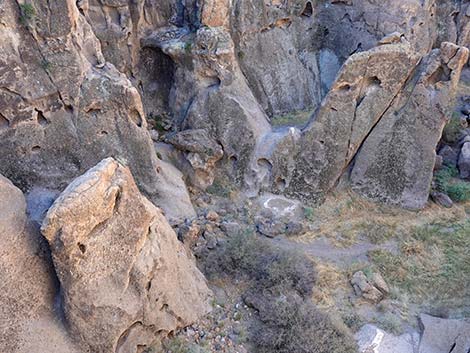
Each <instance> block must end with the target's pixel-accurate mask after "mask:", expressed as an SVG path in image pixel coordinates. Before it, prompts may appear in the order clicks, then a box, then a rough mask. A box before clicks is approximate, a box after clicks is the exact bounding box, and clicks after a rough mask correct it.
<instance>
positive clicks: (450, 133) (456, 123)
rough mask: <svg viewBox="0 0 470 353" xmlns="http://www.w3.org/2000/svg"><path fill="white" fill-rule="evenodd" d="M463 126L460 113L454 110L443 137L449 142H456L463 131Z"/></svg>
mask: <svg viewBox="0 0 470 353" xmlns="http://www.w3.org/2000/svg"><path fill="white" fill-rule="evenodd" d="M462 130H463V127H462V124H461V122H460V114H459V113H457V112H454V114H452V117H451V118H450V120H449V122H448V123H447V125H446V126H445V127H444V131H443V133H442V138H443V139H444V141H446V142H447V143H456V142H457V141H458V140H459V138H460V136H461V133H462Z"/></svg>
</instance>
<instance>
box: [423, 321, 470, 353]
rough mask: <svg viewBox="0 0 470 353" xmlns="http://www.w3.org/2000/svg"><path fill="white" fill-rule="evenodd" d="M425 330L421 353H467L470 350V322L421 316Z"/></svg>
mask: <svg viewBox="0 0 470 353" xmlns="http://www.w3.org/2000/svg"><path fill="white" fill-rule="evenodd" d="M420 319H421V324H422V326H423V328H424V332H423V336H422V337H421V344H420V347H419V353H438V352H447V351H449V352H455V353H467V352H468V351H469V349H470V334H469V332H470V322H469V321H468V320H455V319H441V318H437V317H433V316H429V315H425V314H423V315H421V316H420Z"/></svg>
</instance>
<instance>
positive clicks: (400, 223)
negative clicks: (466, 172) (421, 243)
mask: <svg viewBox="0 0 470 353" xmlns="http://www.w3.org/2000/svg"><path fill="white" fill-rule="evenodd" d="M465 208H466V204H462V205H457V206H455V207H453V208H452V209H445V208H442V207H440V206H438V205H436V204H433V203H429V205H427V206H426V208H425V209H424V210H421V211H419V212H414V211H407V210H403V209H399V208H395V207H389V206H385V205H377V203H373V202H371V201H368V200H366V199H364V198H361V197H359V196H357V195H356V194H354V193H353V192H342V193H333V194H332V195H330V196H329V197H328V198H327V199H326V201H325V203H324V204H323V205H321V206H320V207H318V208H316V209H315V210H314V212H315V217H314V219H313V221H312V222H311V225H312V228H313V230H312V231H310V232H307V233H305V234H304V235H303V236H302V237H300V238H299V240H300V241H303V242H310V241H311V240H312V239H315V238H318V237H327V238H328V239H330V240H331V241H332V243H333V244H335V245H337V246H351V245H352V244H355V243H357V242H359V241H365V240H367V241H370V242H372V243H378V244H380V243H383V242H384V241H387V240H389V239H392V238H396V237H400V234H404V233H408V232H410V231H411V230H412V229H414V228H416V227H419V226H424V225H426V224H431V223H444V224H452V223H456V222H460V221H463V220H464V219H465V218H466V217H467V213H466V211H465Z"/></svg>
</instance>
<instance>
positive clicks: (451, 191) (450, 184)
mask: <svg viewBox="0 0 470 353" xmlns="http://www.w3.org/2000/svg"><path fill="white" fill-rule="evenodd" d="M458 175H459V172H458V170H457V168H455V167H445V168H442V169H441V170H439V171H438V172H437V173H436V175H435V181H436V184H437V188H438V190H439V191H441V192H444V193H446V194H447V195H449V197H450V198H451V199H452V200H453V201H455V202H465V201H469V200H470V183H468V182H466V181H463V180H459V179H457V176H458Z"/></svg>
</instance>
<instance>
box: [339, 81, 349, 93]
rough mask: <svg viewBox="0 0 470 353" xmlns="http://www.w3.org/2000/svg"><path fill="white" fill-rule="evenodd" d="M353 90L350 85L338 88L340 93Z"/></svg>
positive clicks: (346, 84)
mask: <svg viewBox="0 0 470 353" xmlns="http://www.w3.org/2000/svg"><path fill="white" fill-rule="evenodd" d="M350 90H351V85H350V84H348V83H345V84H342V85H341V86H339V87H338V91H341V92H349V91H350Z"/></svg>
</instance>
